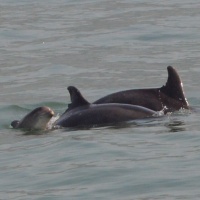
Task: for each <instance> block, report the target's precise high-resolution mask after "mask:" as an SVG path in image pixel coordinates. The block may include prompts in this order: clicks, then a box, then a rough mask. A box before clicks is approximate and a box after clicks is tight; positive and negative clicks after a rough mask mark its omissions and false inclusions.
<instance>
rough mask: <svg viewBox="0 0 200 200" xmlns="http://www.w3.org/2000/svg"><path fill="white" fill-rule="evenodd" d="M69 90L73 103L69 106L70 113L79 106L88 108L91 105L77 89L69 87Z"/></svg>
mask: <svg viewBox="0 0 200 200" xmlns="http://www.w3.org/2000/svg"><path fill="white" fill-rule="evenodd" d="M67 89H68V91H69V94H70V98H71V102H72V103H71V104H68V111H69V110H71V109H73V108H76V107H79V106H86V105H89V104H90V103H89V102H88V101H87V100H86V99H85V98H84V97H83V96H82V94H81V93H80V91H79V90H78V89H77V88H76V87H74V86H69V87H68V88H67Z"/></svg>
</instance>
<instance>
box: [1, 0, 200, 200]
mask: <svg viewBox="0 0 200 200" xmlns="http://www.w3.org/2000/svg"><path fill="white" fill-rule="evenodd" d="M199 6H200V1H199V0H197V1H196V0H195V1H194V0H191V1H185V0H182V1H180V0H173V1H172V0H169V1H163V0H161V1H147V0H140V1H136V0H135V1H131V0H125V1H110V0H106V1H105V0H98V1H97V0H82V1H80V0H76V1H75V0H73V1H71V0H59V1H52V0H48V1H47V0H44V1H39V0H35V1H23V0H18V1H14V0H7V1H3V0H0V85H1V86H0V199H1V200H7V199H9V200H12V199H13V200H23V199H24V200H25V199H26V200H27V199H28V200H29V199H31V200H35V199H37V200H51V199H52V200H54V199H59V200H64V199H65V200H66V199H73V200H74V199H77V200H80V199H81V200H83V199H85V200H86V199H87V200H94V199H109V200H112V199H113V200H118V199H119V200H121V199H123V200H132V199H135V200H153V199H165V200H168V199H188V200H189V199H190V200H191V199H200V190H199V188H200V123H199V122H200V112H198V111H200V109H199V108H200V93H199V85H200V78H199V77H200V67H199V64H200V56H199V55H200V54H199V52H200V23H199V21H200V12H199ZM168 65H172V66H173V67H174V68H176V69H177V71H178V73H179V74H180V76H181V78H182V81H183V85H184V91H185V95H186V97H187V99H188V102H189V104H190V105H191V106H192V107H193V108H194V109H195V110H194V111H191V112H185V111H179V112H177V113H174V114H172V115H169V116H166V117H165V118H162V119H161V120H151V121H144V122H141V123H138V124H131V125H130V126H125V127H103V128H94V129H88V130H77V131H66V130H53V131H41V132H39V133H37V134H25V133H24V132H22V131H21V130H13V129H12V128H11V127H10V122H11V121H12V120H15V119H20V118H22V117H23V116H24V115H25V114H26V113H27V112H29V111H30V110H32V109H33V108H35V107H37V106H42V105H46V106H49V107H51V108H52V109H53V110H54V111H55V112H56V113H62V112H63V111H64V110H65V109H66V108H67V104H68V103H70V97H69V94H68V91H67V87H68V86H69V85H74V86H76V87H78V88H79V89H80V90H81V92H82V94H83V95H84V96H85V98H86V99H87V100H88V101H91V102H92V101H95V100H96V99H98V98H100V97H102V96H104V95H107V94H109V93H112V92H115V91H119V90H125V89H131V88H149V87H161V86H162V85H164V84H165V82H166V79H167V66H168Z"/></svg>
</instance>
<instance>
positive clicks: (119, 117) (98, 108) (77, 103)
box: [55, 86, 159, 128]
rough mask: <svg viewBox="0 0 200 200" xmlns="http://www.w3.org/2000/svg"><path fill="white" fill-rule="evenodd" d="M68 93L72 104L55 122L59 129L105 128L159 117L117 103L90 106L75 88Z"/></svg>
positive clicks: (154, 113) (71, 87)
mask: <svg viewBox="0 0 200 200" xmlns="http://www.w3.org/2000/svg"><path fill="white" fill-rule="evenodd" d="M68 91H69V93H70V97H71V102H72V103H71V104H69V109H68V110H67V111H66V112H65V113H63V114H62V116H61V117H60V118H59V119H58V120H57V121H56V123H55V125H56V126H59V127H69V128H79V127H86V128H88V127H96V126H107V125H113V124H116V123H120V122H126V121H130V120H136V119H145V118H150V117H158V116H159V112H155V111H153V110H150V109H148V108H144V107H141V106H136V105H128V104H119V103H106V104H91V103H89V102H88V101H87V100H86V99H85V98H84V97H83V96H82V94H81V93H80V91H79V90H78V89H77V88H76V87H74V86H69V87H68Z"/></svg>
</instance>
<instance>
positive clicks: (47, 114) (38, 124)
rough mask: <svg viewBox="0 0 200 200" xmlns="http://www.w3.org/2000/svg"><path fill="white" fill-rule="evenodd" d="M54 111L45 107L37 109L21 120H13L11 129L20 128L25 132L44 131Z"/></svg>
mask: <svg viewBox="0 0 200 200" xmlns="http://www.w3.org/2000/svg"><path fill="white" fill-rule="evenodd" d="M53 115H54V111H53V110H52V109H51V108H49V107H46V106H42V107H38V108H35V109H34V110H32V111H31V112H30V113H28V114H27V115H26V116H25V117H24V118H23V119H21V120H14V121H12V122H11V126H12V127H13V128H16V129H17V128H22V129H26V130H37V129H38V130H44V129H46V128H47V124H48V122H49V121H50V119H51V118H52V117H53Z"/></svg>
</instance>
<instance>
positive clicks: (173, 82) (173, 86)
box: [161, 66, 188, 105]
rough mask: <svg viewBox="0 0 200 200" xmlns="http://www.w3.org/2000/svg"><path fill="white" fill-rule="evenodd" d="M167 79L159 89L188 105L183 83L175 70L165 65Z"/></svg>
mask: <svg viewBox="0 0 200 200" xmlns="http://www.w3.org/2000/svg"><path fill="white" fill-rule="evenodd" d="M167 71H168V79H167V82H166V85H165V86H163V87H162V88H161V91H162V92H164V93H166V94H167V95H168V96H170V97H171V98H173V99H176V100H177V101H182V103H183V104H185V105H188V103H187V100H186V98H185V95H184V91H183V84H182V81H181V79H180V76H179V75H178V73H177V71H176V70H175V69H174V68H173V67H171V66H168V67H167Z"/></svg>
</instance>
